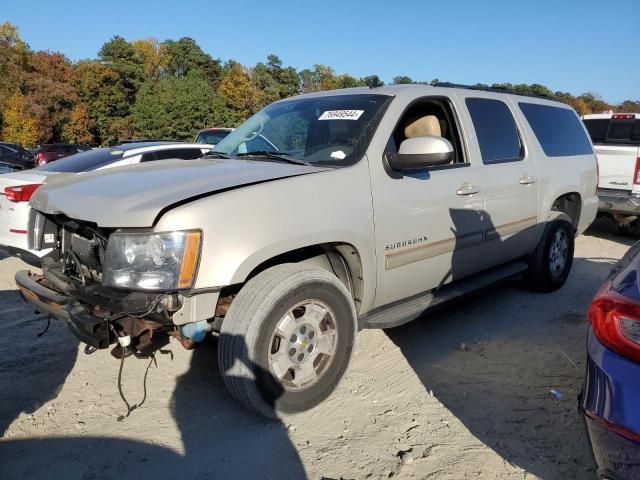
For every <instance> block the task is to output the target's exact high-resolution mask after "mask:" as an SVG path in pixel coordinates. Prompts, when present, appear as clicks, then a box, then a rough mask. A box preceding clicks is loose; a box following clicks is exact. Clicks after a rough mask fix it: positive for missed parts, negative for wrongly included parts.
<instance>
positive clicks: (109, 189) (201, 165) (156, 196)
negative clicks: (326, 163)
mask: <svg viewBox="0 0 640 480" xmlns="http://www.w3.org/2000/svg"><path fill="white" fill-rule="evenodd" d="M325 170H327V169H325V168H318V167H308V166H306V165H294V164H287V163H276V162H268V161H254V160H217V159H207V160H189V161H184V160H162V161H158V162H153V163H143V164H139V165H135V166H126V167H118V168H113V169H110V170H109V169H108V170H104V171H97V172H93V173H89V174H85V175H82V176H74V178H70V179H69V180H68V181H63V182H55V183H53V182H52V183H51V184H48V185H46V186H44V187H41V188H39V189H38V190H37V191H36V193H35V194H34V196H33V197H32V198H31V201H30V203H29V205H30V206H31V207H33V208H35V209H36V210H38V211H40V212H43V213H48V214H63V215H66V216H67V217H69V218H73V219H76V220H85V221H89V222H95V223H96V224H98V225H99V226H101V227H105V228H117V227H132V228H136V227H151V226H153V224H154V223H155V220H156V218H157V217H158V215H159V214H160V213H161V212H162V211H163V210H165V209H166V208H167V207H170V206H171V205H174V204H177V203H184V202H185V201H190V200H193V199H196V198H198V197H202V196H207V195H210V194H214V193H216V192H220V191H225V190H229V189H233V188H237V187H242V186H246V185H252V184H255V183H263V182H267V181H272V180H277V179H280V178H287V177H293V176H297V175H305V174H309V173H315V172H321V171H325Z"/></svg>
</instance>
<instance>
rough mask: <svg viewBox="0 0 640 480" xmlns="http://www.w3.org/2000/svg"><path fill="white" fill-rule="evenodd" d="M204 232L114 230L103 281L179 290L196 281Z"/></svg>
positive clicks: (140, 288)
mask: <svg viewBox="0 0 640 480" xmlns="http://www.w3.org/2000/svg"><path fill="white" fill-rule="evenodd" d="M201 244H202V232H200V231H199V230H186V231H177V232H165V233H114V234H112V235H111V236H110V237H109V242H108V243H107V253H106V255H105V261H104V267H103V271H102V284H103V285H104V286H109V287H119V288H130V289H139V290H179V289H184V288H191V287H192V286H193V283H194V282H195V277H196V271H197V269H198V262H199V261H200V249H201Z"/></svg>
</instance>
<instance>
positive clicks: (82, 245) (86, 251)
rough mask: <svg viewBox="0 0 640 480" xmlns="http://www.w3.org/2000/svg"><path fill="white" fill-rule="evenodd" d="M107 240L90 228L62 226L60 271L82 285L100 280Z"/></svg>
mask: <svg viewBox="0 0 640 480" xmlns="http://www.w3.org/2000/svg"><path fill="white" fill-rule="evenodd" d="M106 249H107V240H106V239H105V238H104V237H102V236H101V235H97V234H96V231H95V230H94V229H91V228H87V227H81V228H73V230H72V229H70V228H69V226H68V225H63V226H62V251H61V261H62V262H61V263H62V271H63V273H64V274H65V275H67V276H68V277H70V278H72V279H75V280H79V281H81V282H82V284H83V285H86V284H88V283H93V282H98V283H99V282H101V281H102V265H103V263H104V257H105V253H106Z"/></svg>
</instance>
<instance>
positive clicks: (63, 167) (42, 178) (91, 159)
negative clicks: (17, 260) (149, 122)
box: [0, 142, 211, 266]
mask: <svg viewBox="0 0 640 480" xmlns="http://www.w3.org/2000/svg"><path fill="white" fill-rule="evenodd" d="M210 149H211V146H209V145H203V144H196V143H177V142H132V143H124V144H121V145H116V146H114V147H108V148H98V149H95V150H89V151H86V152H82V153H78V154H76V155H72V156H70V157H67V158H64V159H61V160H56V161H55V162H51V163H48V164H46V165H43V166H41V167H37V168H34V169H31V170H21V171H15V172H12V173H5V174H3V175H0V249H2V250H5V251H7V252H8V253H9V254H11V255H16V256H19V257H21V258H23V259H24V260H25V261H27V262H28V263H31V264H35V265H37V266H39V262H40V258H42V257H43V256H46V255H47V254H48V253H49V251H47V250H45V251H32V250H29V247H28V244H27V228H28V227H27V226H28V223H29V211H30V208H29V199H30V198H31V196H32V195H33V192H35V191H36V189H38V187H40V186H41V185H42V184H44V183H49V182H55V181H59V180H62V179H65V178H69V176H72V175H78V174H82V173H85V172H90V171H95V170H101V169H104V168H112V167H119V166H124V165H133V164H136V163H140V162H149V161H155V160H165V159H169V158H175V159H182V160H192V159H196V158H200V157H202V156H203V155H205V154H206V153H208V152H209V150H210Z"/></svg>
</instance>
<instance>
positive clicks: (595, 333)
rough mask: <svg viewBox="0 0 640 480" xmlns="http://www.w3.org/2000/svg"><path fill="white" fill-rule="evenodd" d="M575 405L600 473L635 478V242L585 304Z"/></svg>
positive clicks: (638, 306) (639, 452)
mask: <svg viewBox="0 0 640 480" xmlns="http://www.w3.org/2000/svg"><path fill="white" fill-rule="evenodd" d="M589 321H590V323H591V325H590V327H589V335H588V340H587V372H586V376H585V381H584V387H583V390H582V397H581V401H580V407H581V410H582V412H583V414H584V418H585V421H586V424H587V429H588V431H589V438H590V440H591V446H592V448H593V454H594V457H595V461H596V463H597V464H598V475H599V476H600V478H609V479H612V480H637V479H640V242H639V243H636V244H635V245H634V246H633V247H631V249H630V250H629V252H627V254H626V255H625V256H624V258H623V259H622V260H621V261H620V263H619V264H618V265H617V267H616V268H615V269H614V271H613V272H612V274H611V275H610V276H609V278H608V279H607V281H606V282H605V283H604V285H602V287H601V288H600V290H599V291H598V293H597V294H596V296H595V298H594V299H593V302H592V303H591V307H590V309H589Z"/></svg>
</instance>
